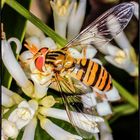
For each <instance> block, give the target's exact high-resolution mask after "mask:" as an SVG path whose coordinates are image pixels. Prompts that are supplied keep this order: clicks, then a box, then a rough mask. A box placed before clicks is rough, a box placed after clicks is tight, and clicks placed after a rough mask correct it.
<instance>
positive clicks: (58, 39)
mask: <svg viewBox="0 0 140 140" xmlns="http://www.w3.org/2000/svg"><path fill="white" fill-rule="evenodd" d="M6 3H7V4H8V5H9V6H10V7H12V8H13V9H14V10H15V11H17V12H18V13H19V14H21V15H22V16H23V17H25V18H26V19H28V20H29V21H30V22H32V23H33V24H34V25H36V26H37V27H38V28H39V29H41V30H42V31H43V32H44V33H45V34H46V35H48V36H49V37H51V38H52V39H54V40H55V41H56V42H57V43H58V44H59V45H61V46H65V44H66V40H65V39H63V38H62V37H61V36H59V35H58V34H56V33H55V32H54V31H53V30H52V29H51V28H50V27H48V26H47V25H46V24H44V23H43V22H42V21H41V20H40V19H38V18H37V17H36V16H34V15H33V14H32V13H31V12H29V11H28V10H27V9H25V8H24V7H23V6H22V5H20V4H19V3H18V2H17V1H16V0H6Z"/></svg>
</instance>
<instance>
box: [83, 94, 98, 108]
mask: <svg viewBox="0 0 140 140" xmlns="http://www.w3.org/2000/svg"><path fill="white" fill-rule="evenodd" d="M81 97H82V102H83V105H84V107H85V108H89V107H94V106H95V105H96V104H97V101H96V97H95V93H93V92H92V93H87V94H85V95H82V96H81Z"/></svg>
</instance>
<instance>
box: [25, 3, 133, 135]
mask: <svg viewBox="0 0 140 140" xmlns="http://www.w3.org/2000/svg"><path fill="white" fill-rule="evenodd" d="M133 10H134V6H133V4H132V3H122V4H119V5H117V6H115V7H113V8H111V9H109V10H108V11H107V12H105V13H104V14H103V15H101V16H100V17H99V18H97V19H96V20H95V21H94V22H92V23H91V24H90V25H89V26H88V27H87V28H86V29H84V30H83V31H82V32H80V33H79V34H78V35H77V36H76V37H75V38H74V39H72V40H71V41H70V42H69V43H68V44H67V45H66V46H65V47H64V48H63V49H59V50H50V49H48V48H47V47H44V48H41V49H40V50H37V52H36V53H35V54H34V56H35V61H34V63H35V66H36V68H37V69H38V71H40V72H45V71H46V70H47V68H48V67H51V70H52V71H53V73H54V74H53V76H52V79H51V84H50V87H51V88H53V89H55V90H57V91H59V92H60V93H61V95H62V98H63V101H64V105H65V107H66V110H67V114H68V117H69V119H70V122H71V123H72V124H73V126H76V124H77V123H80V120H79V122H77V120H78V119H79V115H78V113H77V115H73V114H72V113H71V112H72V111H73V110H74V106H72V105H71V104H70V102H71V101H70V99H69V98H68V97H67V96H68V95H70V96H73V98H72V99H71V100H72V101H73V102H74V101H76V100H80V99H79V97H80V95H83V94H87V93H89V92H92V91H96V92H99V93H100V94H104V93H105V92H108V91H110V90H111V89H112V87H113V85H112V81H111V75H110V74H109V73H108V72H107V70H106V69H105V68H104V67H103V66H101V65H100V64H98V63H96V62H93V61H92V60H90V59H87V58H85V57H83V58H74V57H73V56H72V55H71V53H70V51H69V48H75V49H77V47H81V48H85V49H86V46H87V45H92V46H96V45H97V46H99V47H102V46H104V45H107V43H109V42H110V41H111V40H112V39H113V38H114V37H116V36H117V34H119V33H120V32H121V31H122V30H123V29H124V28H125V27H126V26H127V24H128V23H129V21H130V19H131V17H132V15H133ZM114 18H115V19H116V20H117V21H118V22H119V24H120V26H119V27H117V26H116V22H114ZM108 19H109V20H108ZM107 20H108V22H109V23H110V26H111V28H110V29H112V30H109V29H108V28H107V26H106V22H107ZM26 47H27V48H29V46H28V44H26ZM29 49H30V48H29ZM31 51H32V50H31ZM89 109H91V107H90V108H89ZM75 110H77V111H78V112H80V113H81V114H83V117H85V118H86V115H85V114H84V112H83V110H82V109H81V108H80V107H79V106H78V105H77V106H76V109H75ZM93 112H94V111H93ZM87 119H88V118H87ZM87 122H89V128H88V129H94V128H93V127H94V126H93V127H92V124H91V123H90V119H89V120H87ZM80 125H84V124H83V123H81V124H80ZM76 130H77V132H78V133H80V135H82V136H85V133H83V130H81V129H79V128H77V127H76ZM84 130H85V131H88V130H87V128H85V129H84Z"/></svg>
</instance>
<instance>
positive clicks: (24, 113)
mask: <svg viewBox="0 0 140 140" xmlns="http://www.w3.org/2000/svg"><path fill="white" fill-rule="evenodd" d="M17 115H18V117H19V118H21V119H22V120H28V119H30V117H31V112H30V110H29V109H27V108H19V109H18V110H17Z"/></svg>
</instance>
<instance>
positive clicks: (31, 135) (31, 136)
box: [22, 118, 37, 140]
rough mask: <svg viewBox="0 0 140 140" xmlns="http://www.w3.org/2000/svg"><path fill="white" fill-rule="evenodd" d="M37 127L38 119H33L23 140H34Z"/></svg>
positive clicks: (26, 128)
mask: <svg viewBox="0 0 140 140" xmlns="http://www.w3.org/2000/svg"><path fill="white" fill-rule="evenodd" d="M36 126H37V119H36V118H33V119H32V120H31V121H30V122H29V124H28V125H27V126H26V127H25V130H24V133H23V136H22V140H34V136H35V129H36Z"/></svg>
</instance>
